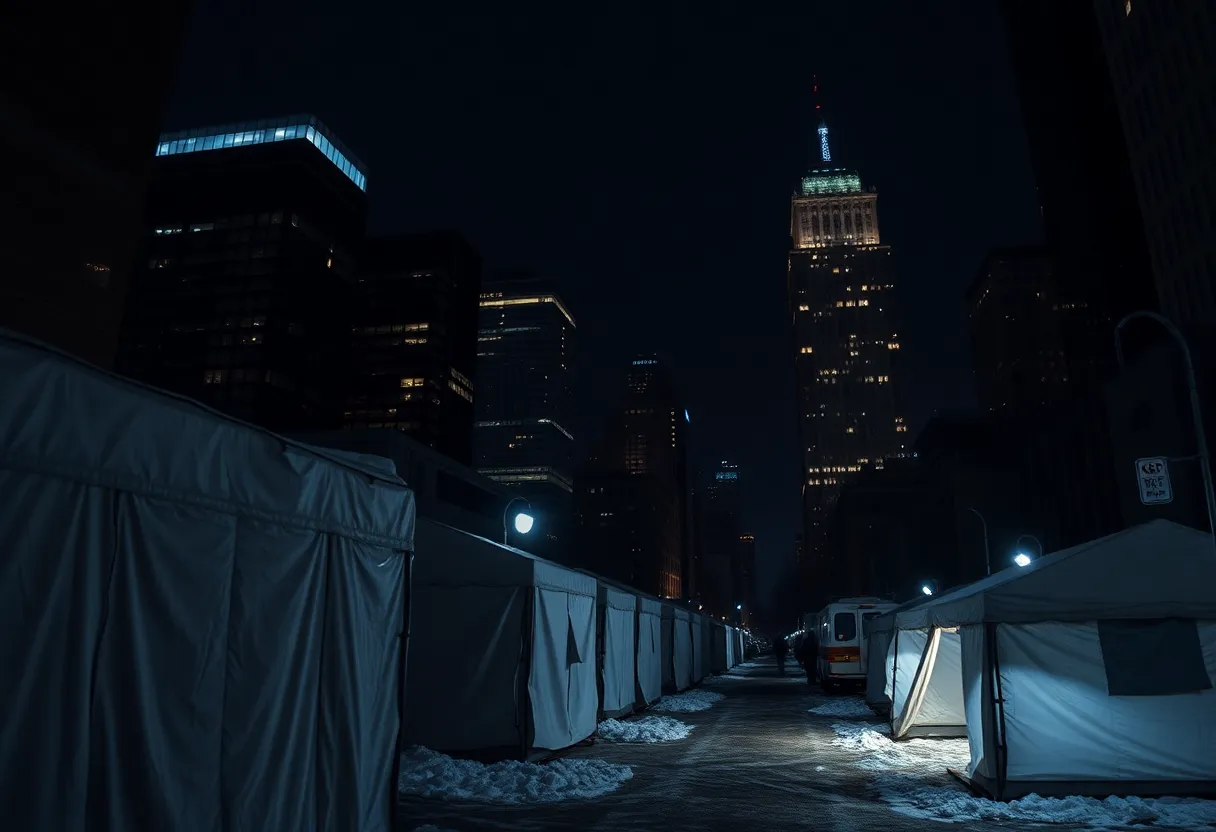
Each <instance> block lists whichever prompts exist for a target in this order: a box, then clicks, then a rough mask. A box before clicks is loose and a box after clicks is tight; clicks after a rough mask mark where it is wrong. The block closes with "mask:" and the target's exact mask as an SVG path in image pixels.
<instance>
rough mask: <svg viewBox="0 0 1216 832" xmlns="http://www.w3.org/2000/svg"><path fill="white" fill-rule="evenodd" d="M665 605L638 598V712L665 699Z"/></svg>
mask: <svg viewBox="0 0 1216 832" xmlns="http://www.w3.org/2000/svg"><path fill="white" fill-rule="evenodd" d="M662 616H663V605H662V603H660V602H659V601H658V600H656V599H654V598H649V597H647V596H645V595H639V596H638V617H637V631H638V652H637V690H636V695H635V700H634V701H635V704H636V705H637V707H639V708H643V707H646V706H647V705H653V704H654V703H655V702H658V701H659V699H661V698H662V696H663V667H662V662H663V650H662V642H663V633H662Z"/></svg>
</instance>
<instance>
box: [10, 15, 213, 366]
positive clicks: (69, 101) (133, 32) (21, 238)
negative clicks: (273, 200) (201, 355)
mask: <svg viewBox="0 0 1216 832" xmlns="http://www.w3.org/2000/svg"><path fill="white" fill-rule="evenodd" d="M189 12H190V3H189V2H188V0H167V2H162V0H137V2H124V3H120V4H109V3H82V4H78V5H73V6H72V7H71V8H70V10H68V9H66V8H65V7H63V6H60V5H58V4H55V3H42V2H38V1H37V0H14V2H6V3H4V4H3V6H2V7H0V31H3V32H4V48H3V49H0V152H3V155H4V158H5V159H7V160H9V165H8V166H7V168H6V170H5V175H4V179H5V182H6V183H7V184H6V185H5V191H6V193H8V194H10V195H11V199H12V207H13V210H10V211H6V212H5V217H4V222H3V223H0V229H3V230H0V243H2V244H3V248H4V252H5V266H4V270H3V273H2V274H0V326H4V327H9V328H11V329H15V330H18V331H21V332H25V333H27V334H29V335H32V336H34V337H35V338H39V339H41V340H43V341H46V342H48V343H51V344H53V345H55V346H57V347H59V348H61V349H64V350H67V351H68V352H71V353H74V354H75V355H78V356H80V357H81V358H83V359H85V360H87V361H90V362H92V363H94V364H98V365H101V366H103V367H107V368H108V367H112V366H113V365H114V357H115V353H116V351H117V349H118V337H119V327H120V326H121V322H122V315H123V308H124V304H125V296H126V292H127V289H128V284H129V281H130V274H131V265H132V264H133V263H135V262H136V257H137V255H136V252H137V251H138V249H139V245H140V241H141V239H142V236H143V214H144V199H145V195H146V194H145V192H146V189H147V185H148V177H149V175H150V172H151V169H152V165H153V151H154V150H155V149H156V136H157V134H158V133H159V132H160V130H161V118H162V116H163V113H164V110H165V105H166V102H167V100H168V97H169V91H170V87H171V84H172V81H173V78H174V75H175V74H176V67H177V59H178V51H179V48H180V46H181V42H182V36H183V34H184V32H185V26H186V21H187V18H188V17H189Z"/></svg>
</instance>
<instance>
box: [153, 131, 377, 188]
mask: <svg viewBox="0 0 1216 832" xmlns="http://www.w3.org/2000/svg"><path fill="white" fill-rule="evenodd" d="M296 139H302V140H304V141H308V142H311V143H312V144H313V145H315V146H316V148H317V149H318V150H320V151H321V152H322V153H324V154H325V157H326V158H327V159H329V160H330V161H331V162H333V163H334V165H335V166H336V167H337V168H338V170H340V171H342V173H344V174H345V175H346V177H347V178H348V179H350V181H352V182H354V183H355V184H356V185H357V186H358V187H359V190H361V191H366V190H367V168H365V167H364V165H363V163H362V162H360V161H359V159H358V158H356V156H355V155H354V154H353V153H351V152H350V150H348V149H347V148H346V146H345V145H343V144H342V142H340V141H338V138H337V136H335V135H334V134H333V133H332V132H331V131H330V130H329V128H328V127H326V126H325V125H324V124H322V123H321V122H320V121H319V120H318V119H317V117H316V116H310V115H295V116H285V117H283V118H274V119H262V120H260V121H245V122H238V123H236V124H224V125H220V126H218V127H194V128H191V129H189V130H179V131H178V132H176V133H162V134H161V135H160V139H159V140H158V141H157V145H156V155H157V156H176V155H179V154H182V153H199V152H202V151H205V150H225V149H227V148H232V147H246V146H248V145H254V144H267V143H270V142H285V141H293V140H296Z"/></svg>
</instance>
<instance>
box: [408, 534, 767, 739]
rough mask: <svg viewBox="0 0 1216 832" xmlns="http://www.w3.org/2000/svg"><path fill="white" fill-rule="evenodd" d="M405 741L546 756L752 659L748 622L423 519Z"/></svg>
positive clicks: (414, 591) (413, 603)
mask: <svg viewBox="0 0 1216 832" xmlns="http://www.w3.org/2000/svg"><path fill="white" fill-rule="evenodd" d="M410 599H411V601H410V621H411V624H410V641H409V651H408V654H409V664H408V675H407V685H406V695H407V698H406V706H405V709H404V718H403V732H402V733H403V741H404V742H405V743H407V744H417V745H423V746H426V747H428V748H432V749H435V750H438V751H444V752H451V753H457V754H460V755H462V756H476V757H489V758H504V757H515V758H519V759H531V758H536V757H543V756H546V755H548V754H549V753H551V752H553V751H557V750H560V749H563V748H566V747H568V746H571V745H574V744H575V743H578V742H581V741H582V740H585V739H587V738H588V737H590V736H591V735H592V734H594V733H595V730H596V727H597V725H598V724H599V722H600V721H601V720H603V719H605V718H613V717H621V716H626V715H628V714H630V713H633V712H634V711H637V710H641V709H644V708H646V707H648V706H650V705H653V704H654V703H655V702H657V701H658V700H659V699H660V698H661V697H662V696H663V694H664V693H675V692H678V691H682V690H686V689H687V688H689V687H691V686H693V685H695V684H697V683H699V682H700V681H701V680H702V679H703V678H705V677H707V676H709V675H711V674H714V673H724V672H726V671H727V670H729V669H730V668H732V667H734V666H735V665H737V664H739V663H740V662H741V661H742V657H743V648H744V644H743V634H742V632H741V631H740V630H738V629H736V628H734V627H730V626H727V625H725V624H723V623H722V622H718V621H714V620H712V619H711V618H709V617H708V616H703V615H700V614H699V613H695V612H691V611H689V610H688V609H687V608H686V607H683V606H681V605H679V604H677V603H674V602H670V603H669V602H665V601H662V600H659V599H657V598H653V597H651V596H648V595H644V594H642V593H639V592H636V591H635V590H632V589H628V588H626V587H623V586H620V585H618V584H615V583H613V582H610V581H606V580H604V579H602V578H597V577H596V576H594V575H591V574H588V573H586V572H581V571H578V570H574V569H568V568H566V567H563V566H559V565H557V564H555V563H551V562H548V561H545V560H541V559H540V558H537V557H534V556H533V555H530V554H528V553H527V552H523V551H520V550H518V549H514V548H511V547H508V546H504V545H503V544H501V543H497V542H495V541H491V540H487V539H485V538H482V537H477V536H475V535H472V534H468V533H467V532H463V531H460V530H458V529H454V528H452V527H450V526H445V525H442V524H440V523H435V522H432V521H430V520H427V519H424V518H420V519H419V520H418V525H417V532H416V537H415V558H414V572H413V580H412V586H411V591H410Z"/></svg>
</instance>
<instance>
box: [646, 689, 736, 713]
mask: <svg viewBox="0 0 1216 832" xmlns="http://www.w3.org/2000/svg"><path fill="white" fill-rule="evenodd" d="M725 698H726V697H725V696H723V695H722V694H720V693H714V692H713V691H711V690H686V691H684V692H683V693H677V694H673V695H672V696H664V697H663V698H662V699H660V700H659V701H658V702H656V703H655V704H653V705H651V706H650V710H652V711H661V712H663V711H665V712H667V713H669V714H691V713H695V712H697V711H708V710H709V709H710V708H712V707H713V706H714V703H716V702H721V701H722V700H723V699H725Z"/></svg>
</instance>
